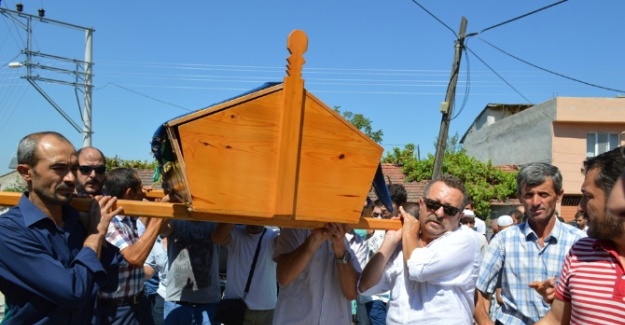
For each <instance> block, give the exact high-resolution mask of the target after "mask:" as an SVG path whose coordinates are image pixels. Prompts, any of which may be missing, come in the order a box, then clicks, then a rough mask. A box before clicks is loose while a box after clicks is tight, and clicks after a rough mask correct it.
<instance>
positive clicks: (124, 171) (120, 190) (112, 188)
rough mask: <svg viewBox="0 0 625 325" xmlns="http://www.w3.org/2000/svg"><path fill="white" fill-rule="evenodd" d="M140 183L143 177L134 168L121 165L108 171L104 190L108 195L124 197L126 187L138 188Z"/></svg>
mask: <svg viewBox="0 0 625 325" xmlns="http://www.w3.org/2000/svg"><path fill="white" fill-rule="evenodd" d="M140 185H141V179H140V178H139V174H137V172H136V171H135V170H134V169H132V168H125V167H119V168H115V169H113V170H111V171H109V172H108V173H107V175H106V181H105V182H104V186H103V192H104V193H106V195H110V196H114V197H116V198H118V199H122V198H123V197H124V192H126V189H128V188H130V189H133V190H137V189H138V188H139V186H140Z"/></svg>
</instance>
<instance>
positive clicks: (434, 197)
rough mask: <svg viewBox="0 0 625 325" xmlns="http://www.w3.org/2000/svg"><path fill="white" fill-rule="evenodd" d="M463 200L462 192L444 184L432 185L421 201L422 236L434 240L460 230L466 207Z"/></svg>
mask: <svg viewBox="0 0 625 325" xmlns="http://www.w3.org/2000/svg"><path fill="white" fill-rule="evenodd" d="M463 200H464V198H463V196H462V192H461V191H460V190H458V189H456V188H453V187H449V186H447V184H445V183H443V182H436V183H434V184H432V186H431V187H430V191H429V193H427V194H426V196H425V198H421V199H420V200H419V221H420V222H421V232H422V234H423V235H425V236H427V237H428V238H430V239H434V238H438V237H440V236H442V235H443V234H445V232H447V231H450V230H454V229H456V228H458V225H459V221H460V217H462V208H463V207H464V206H463V204H462V203H463ZM445 210H447V211H445ZM450 210H451V211H450Z"/></svg>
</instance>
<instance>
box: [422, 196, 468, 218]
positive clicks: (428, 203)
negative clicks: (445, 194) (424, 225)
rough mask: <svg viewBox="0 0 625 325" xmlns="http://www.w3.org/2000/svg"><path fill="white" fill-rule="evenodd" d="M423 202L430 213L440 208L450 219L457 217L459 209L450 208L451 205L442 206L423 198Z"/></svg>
mask: <svg viewBox="0 0 625 325" xmlns="http://www.w3.org/2000/svg"><path fill="white" fill-rule="evenodd" d="M423 201H424V202H425V206H426V207H427V208H428V209H429V210H432V211H436V210H438V209H440V208H441V207H443V212H445V214H446V215H448V216H450V217H452V216H455V215H457V214H458V213H460V209H458V208H456V207H452V206H451V205H446V204H442V203H440V202H438V201H436V200H432V199H428V198H426V197H424V198H423Z"/></svg>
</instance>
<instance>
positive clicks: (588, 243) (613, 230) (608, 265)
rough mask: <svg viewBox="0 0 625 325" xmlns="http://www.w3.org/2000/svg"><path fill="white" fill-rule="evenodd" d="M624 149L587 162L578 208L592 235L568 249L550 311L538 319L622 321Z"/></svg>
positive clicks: (624, 313) (624, 311)
mask: <svg viewBox="0 0 625 325" xmlns="http://www.w3.org/2000/svg"><path fill="white" fill-rule="evenodd" d="M619 149H621V148H616V149H612V150H610V151H608V152H605V153H602V154H600V155H598V156H596V157H592V158H588V159H586V161H584V167H583V169H582V172H583V174H584V182H583V183H582V194H583V196H582V199H581V200H580V202H579V206H578V213H579V214H581V215H582V216H583V217H584V218H587V219H588V220H589V225H588V236H589V237H588V238H583V239H580V240H579V241H578V242H577V243H575V245H573V247H572V248H571V250H570V251H569V253H568V255H567V257H566V260H565V261H564V267H563V268H562V273H561V274H560V277H559V280H558V286H557V289H556V291H555V300H553V298H554V297H553V296H551V297H546V298H547V299H550V300H553V304H552V306H551V309H550V310H549V313H548V314H547V316H546V317H545V318H543V319H542V320H541V321H540V322H539V324H622V323H623V319H624V318H625V301H624V300H623V285H624V284H625V282H624V279H623V268H622V267H621V266H620V265H622V261H623V259H624V258H625V253H624V252H625V227H624V226H625V223H624V220H625V219H623V216H625V197H624V196H623V194H624V191H623V184H624V183H623V180H624V179H623V178H624V177H625V174H623V171H625V158H624V157H623V156H622V155H621V152H620V150H619ZM552 295H553V293H552Z"/></svg>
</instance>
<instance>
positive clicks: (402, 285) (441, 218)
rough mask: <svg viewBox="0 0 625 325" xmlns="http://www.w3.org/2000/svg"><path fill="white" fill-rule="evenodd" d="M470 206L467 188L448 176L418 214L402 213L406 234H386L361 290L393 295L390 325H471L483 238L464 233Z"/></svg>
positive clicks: (430, 190)
mask: <svg viewBox="0 0 625 325" xmlns="http://www.w3.org/2000/svg"><path fill="white" fill-rule="evenodd" d="M465 200H466V191H465V188H464V185H463V184H462V182H460V181H459V180H458V179H456V178H455V177H451V176H443V177H442V178H439V179H436V180H433V181H431V182H430V183H429V184H428V185H427V187H426V188H425V191H424V197H423V198H421V199H420V200H419V207H418V208H416V209H414V210H412V209H413V207H407V209H406V210H408V212H406V211H404V210H403V208H400V211H401V214H402V218H403V221H404V223H403V227H402V229H400V230H396V231H392V230H389V231H388V232H387V233H386V236H385V238H384V241H383V243H382V245H381V246H380V249H379V250H378V252H377V253H376V254H375V255H374V256H373V257H372V258H371V260H370V261H369V263H368V264H367V266H366V267H365V269H364V271H363V273H362V276H361V278H360V281H359V285H358V290H359V291H360V292H361V293H362V294H365V295H371V294H376V293H380V292H384V291H387V290H390V291H391V294H390V297H391V298H390V300H389V302H388V313H387V318H386V323H387V324H412V323H419V324H446V325H449V324H462V325H465V324H471V322H472V317H473V309H474V300H473V298H474V290H475V288H474V285H475V279H476V277H477V272H478V269H479V265H480V260H481V254H480V242H479V240H478V238H477V237H476V236H481V235H480V234H478V233H475V234H473V233H471V232H469V231H465V230H462V229H461V228H460V224H459V219H460V218H461V216H462V215H463V214H462V209H463V208H464V206H465ZM411 210H412V211H411ZM450 248H453V249H450Z"/></svg>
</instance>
